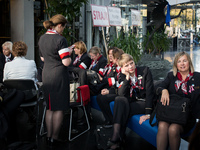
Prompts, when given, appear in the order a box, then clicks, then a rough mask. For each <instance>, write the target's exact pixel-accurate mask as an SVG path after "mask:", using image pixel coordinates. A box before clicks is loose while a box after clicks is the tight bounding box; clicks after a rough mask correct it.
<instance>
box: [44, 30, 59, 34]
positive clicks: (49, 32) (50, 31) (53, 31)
mask: <svg viewBox="0 0 200 150" xmlns="http://www.w3.org/2000/svg"><path fill="white" fill-rule="evenodd" d="M46 34H59V33H58V32H57V31H56V30H54V29H48V30H47V32H46ZM59 35H61V34H59Z"/></svg>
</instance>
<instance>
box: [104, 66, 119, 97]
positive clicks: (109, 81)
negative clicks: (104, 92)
mask: <svg viewBox="0 0 200 150" xmlns="http://www.w3.org/2000/svg"><path fill="white" fill-rule="evenodd" d="M120 72H121V68H120V67H119V66H118V65H113V66H112V68H111V71H110V73H109V74H107V75H105V76H104V77H103V80H102V83H104V84H106V85H107V86H106V88H107V89H108V90H109V93H113V94H114V93H116V89H117V88H118V86H119V82H118V79H119V75H120Z"/></svg>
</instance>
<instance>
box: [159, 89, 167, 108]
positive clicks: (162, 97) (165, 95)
mask: <svg viewBox="0 0 200 150" xmlns="http://www.w3.org/2000/svg"><path fill="white" fill-rule="evenodd" d="M160 101H161V102H162V105H164V106H165V105H166V104H167V105H169V92H168V90H167V89H164V90H162V95H161V100H160Z"/></svg>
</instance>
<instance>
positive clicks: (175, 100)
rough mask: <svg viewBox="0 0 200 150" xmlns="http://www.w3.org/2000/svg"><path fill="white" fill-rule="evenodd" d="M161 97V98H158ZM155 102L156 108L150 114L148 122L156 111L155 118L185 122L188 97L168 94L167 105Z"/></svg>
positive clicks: (172, 121) (178, 122)
mask: <svg viewBox="0 0 200 150" xmlns="http://www.w3.org/2000/svg"><path fill="white" fill-rule="evenodd" d="M160 99H161V98H160ZM160 99H159V102H158V103H157V104H156V108H155V110H154V112H153V113H152V115H151V118H150V120H149V121H150V124H151V126H154V125H155V124H153V125H152V120H153V118H154V116H155V113H156V119H157V120H158V121H165V122H168V123H177V124H181V125H184V124H186V123H187V120H188V116H189V113H190V99H189V98H186V97H181V96H179V95H177V94H171V95H170V96H169V105H165V106H164V105H162V102H161V101H160Z"/></svg>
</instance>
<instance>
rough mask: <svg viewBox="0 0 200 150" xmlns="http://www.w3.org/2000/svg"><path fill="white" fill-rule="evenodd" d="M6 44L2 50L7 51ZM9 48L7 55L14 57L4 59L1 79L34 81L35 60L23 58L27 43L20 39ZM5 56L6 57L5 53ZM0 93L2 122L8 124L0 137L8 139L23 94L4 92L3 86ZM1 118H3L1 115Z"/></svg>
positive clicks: (35, 73)
mask: <svg viewBox="0 0 200 150" xmlns="http://www.w3.org/2000/svg"><path fill="white" fill-rule="evenodd" d="M6 44H10V46H11V45H12V43H11V42H6ZM6 44H5V43H4V44H3V46H2V47H3V51H7V47H9V46H8V45H6ZM6 46H7V47H6ZM9 49H12V54H9V56H12V57H14V59H13V60H12V61H5V60H4V63H5V62H6V63H5V66H4V70H3V72H1V73H3V81H5V80H8V79H31V80H33V81H35V83H36V82H37V69H36V64H35V61H34V60H28V59H26V58H25V56H26V54H27V50H28V47H27V45H26V44H25V43H24V42H22V41H18V42H14V44H13V46H12V47H9ZM5 56H6V57H7V55H6V54H5ZM6 57H5V58H6ZM1 65H2V64H1ZM35 85H36V84H35ZM2 86H3V84H2ZM0 95H1V96H0V97H1V102H0V113H1V115H3V116H5V118H6V119H4V123H5V121H7V126H8V128H7V130H5V134H2V135H1V137H0V139H1V140H5V139H8V136H11V135H9V134H7V133H10V130H12V127H13V123H14V122H13V121H14V120H15V115H16V110H17V109H18V108H19V106H20V104H22V103H23V101H24V98H25V94H24V93H23V92H22V91H19V90H9V91H8V92H6V91H5V89H4V88H3V89H1V91H0ZM1 119H3V118H2V117H1ZM1 121H2V120H1ZM4 123H2V124H4ZM2 124H1V125H2ZM14 124H15V123H14ZM11 134H13V133H11ZM3 135H4V136H3ZM12 136H13V135H12ZM6 142H7V141H6V140H5V141H4V144H5V143H6ZM8 142H10V141H8ZM4 146H5V145H4Z"/></svg>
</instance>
